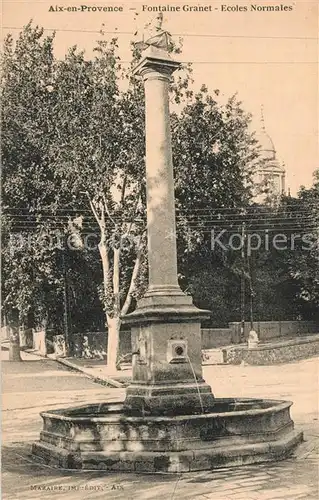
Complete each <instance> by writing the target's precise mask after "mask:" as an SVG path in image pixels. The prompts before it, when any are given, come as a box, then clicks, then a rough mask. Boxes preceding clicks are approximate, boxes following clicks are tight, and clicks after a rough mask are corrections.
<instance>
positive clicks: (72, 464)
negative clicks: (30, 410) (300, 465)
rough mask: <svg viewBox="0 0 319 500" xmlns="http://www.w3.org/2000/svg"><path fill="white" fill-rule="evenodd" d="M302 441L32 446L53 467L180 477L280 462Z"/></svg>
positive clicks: (294, 436)
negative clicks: (133, 447)
mask: <svg viewBox="0 0 319 500" xmlns="http://www.w3.org/2000/svg"><path fill="white" fill-rule="evenodd" d="M302 440H303V435H302V433H300V432H297V431H292V432H290V433H289V434H288V435H287V436H285V437H283V438H282V439H280V440H279V441H276V442H271V441H270V442H264V443H256V444H246V445H244V444H242V445H233V446H231V445H228V446H223V447H220V446H219V447H209V448H204V449H202V450H201V449H199V450H196V449H195V450H187V451H180V452H173V451H166V452H165V451H162V452H154V451H152V452H147V451H133V452H125V451H121V452H105V451H97V452H92V451H90V452H81V453H79V452H69V451H67V450H63V449H61V448H58V447H56V446H53V445H50V444H49V443H44V442H40V443H34V444H33V446H32V453H33V455H35V456H37V457H38V458H40V459H42V461H44V462H45V463H46V464H48V465H51V466H52V467H62V468H65V469H88V470H105V471H117V472H135V473H136V472H137V473H138V472H152V473H163V472H170V473H181V472H192V471H201V470H213V469H218V468H223V467H235V466H243V465H248V464H253V463H261V462H269V461H277V460H283V459H285V458H287V457H289V455H291V453H292V451H293V450H294V448H295V447H296V446H297V445H298V444H299V443H300V442H301V441H302Z"/></svg>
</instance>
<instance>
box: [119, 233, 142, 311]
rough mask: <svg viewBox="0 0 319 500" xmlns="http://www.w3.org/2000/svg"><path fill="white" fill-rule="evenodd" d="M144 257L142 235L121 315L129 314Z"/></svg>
mask: <svg viewBox="0 0 319 500" xmlns="http://www.w3.org/2000/svg"><path fill="white" fill-rule="evenodd" d="M142 257H143V247H142V245H141V237H140V238H139V242H138V245H137V252H136V260H135V264H134V268H133V273H132V278H131V283H130V287H129V290H128V292H127V296H126V299H125V302H124V304H123V307H122V310H121V316H125V314H127V311H128V310H129V307H130V305H131V302H132V296H133V293H134V291H135V289H136V280H137V277H138V273H139V270H140V267H141V262H142Z"/></svg>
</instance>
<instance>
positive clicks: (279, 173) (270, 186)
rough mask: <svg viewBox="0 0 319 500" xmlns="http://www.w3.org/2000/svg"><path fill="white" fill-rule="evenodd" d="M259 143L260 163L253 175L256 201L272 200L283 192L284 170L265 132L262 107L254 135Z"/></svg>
mask: <svg viewBox="0 0 319 500" xmlns="http://www.w3.org/2000/svg"><path fill="white" fill-rule="evenodd" d="M255 138H256V140H257V141H258V143H259V145H260V151H259V159H260V163H259V166H258V168H257V171H256V174H255V176H254V184H255V186H256V201H258V202H265V201H267V199H268V200H274V199H276V198H277V197H279V196H281V195H282V194H285V180H286V171H285V168H284V166H283V164H281V163H280V162H279V161H278V159H277V157H276V149H275V146H274V143H273V141H272V139H271V137H270V136H269V135H268V133H267V132H266V128H265V121H264V115H263V109H262V110H261V127H260V131H259V133H257V134H256V136H255Z"/></svg>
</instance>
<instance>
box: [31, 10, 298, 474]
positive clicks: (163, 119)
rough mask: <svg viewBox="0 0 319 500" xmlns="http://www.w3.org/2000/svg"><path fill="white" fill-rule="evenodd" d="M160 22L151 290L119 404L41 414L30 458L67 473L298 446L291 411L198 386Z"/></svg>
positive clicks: (152, 119)
mask: <svg viewBox="0 0 319 500" xmlns="http://www.w3.org/2000/svg"><path fill="white" fill-rule="evenodd" d="M169 42H170V35H169V33H167V32H166V31H164V30H163V29H162V27H161V18H159V22H158V24H157V26H155V29H153V31H152V33H151V34H150V35H149V37H148V38H146V39H144V40H143V42H142V46H141V48H142V50H143V52H142V58H141V60H140V62H139V63H138V64H137V66H136V68H135V70H134V72H135V74H136V75H139V76H141V77H142V78H143V80H144V85H145V107H146V110H145V111H146V113H145V114H146V124H145V126H146V181H147V222H148V258H149V287H148V290H147V293H146V294H145V296H144V298H143V299H142V300H140V301H139V303H138V305H137V308H136V310H135V311H134V312H133V313H132V314H130V315H128V316H127V317H126V322H127V323H129V324H130V325H131V332H132V347H133V354H134V355H133V377H132V382H131V384H130V385H129V387H128V388H127V390H126V398H125V400H124V402H123V403H103V404H87V405H84V406H80V407H75V408H67V409H61V410H54V411H49V412H43V413H42V414H41V416H42V419H43V430H42V432H41V435H40V441H39V442H36V443H34V444H33V447H32V452H33V455H35V456H37V457H39V458H41V459H42V460H43V461H44V462H46V463H47V464H50V465H53V466H57V467H63V468H67V469H81V468H83V469H102V470H115V471H126V472H128V471H132V472H154V473H155V472H189V471H195V470H206V469H214V468H218V467H225V466H233V465H243V464H250V463H255V462H263V461H271V460H279V459H282V458H285V457H287V456H288V455H289V454H290V453H291V452H292V450H293V448H294V447H295V446H296V445H297V444H298V443H299V442H300V441H301V440H302V433H299V432H296V431H295V430H294V425H293V421H292V420H291V418H290V406H291V404H292V403H291V402H289V401H274V400H265V399H243V398H238V399H237V398H224V399H222V398H215V397H214V396H213V393H212V390H211V387H210V386H209V385H208V384H207V383H206V382H205V381H204V379H203V376H202V364H201V330H200V326H201V320H202V319H204V318H206V317H207V314H208V312H207V311H203V310H199V309H197V308H196V307H195V306H194V305H193V303H192V300H191V298H190V297H189V296H186V295H185V294H184V293H183V292H182V291H181V289H180V287H179V285H178V281H177V259H176V238H175V234H176V232H175V204H174V179H173V165H172V148H171V136H170V120H169V97H168V86H169V82H170V80H171V78H172V74H173V72H174V71H175V70H177V69H178V68H179V67H180V63H178V62H177V61H175V60H174V59H173V58H172V57H171V56H170V55H169V53H168V46H169Z"/></svg>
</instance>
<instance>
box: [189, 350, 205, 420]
mask: <svg viewBox="0 0 319 500" xmlns="http://www.w3.org/2000/svg"><path fill="white" fill-rule="evenodd" d="M187 360H188V362H189V366H190V367H191V369H192V372H193V377H194V380H195V384H196V387H197V393H198V399H199V402H200V406H201V409H202V413H204V407H203V401H202V396H201V394H200V390H199V386H198V381H197V378H196V374H195V371H194V367H193V364H192V362H191V360H190V359H189V356H187Z"/></svg>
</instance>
